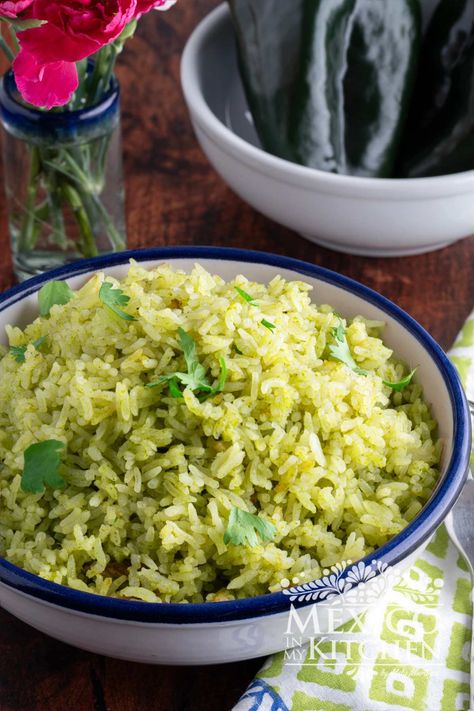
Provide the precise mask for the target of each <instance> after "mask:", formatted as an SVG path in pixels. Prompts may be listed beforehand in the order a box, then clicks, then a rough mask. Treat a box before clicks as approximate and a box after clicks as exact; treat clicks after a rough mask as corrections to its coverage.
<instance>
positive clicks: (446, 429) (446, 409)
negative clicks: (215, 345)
mask: <svg viewBox="0 0 474 711" xmlns="http://www.w3.org/2000/svg"><path fill="white" fill-rule="evenodd" d="M162 261H163V260H150V261H145V262H143V263H142V264H143V266H144V267H145V268H152V267H154V266H157V264H159V263H161V262H162ZM167 261H169V262H170V263H172V264H173V266H174V267H175V268H179V269H183V270H185V271H190V270H191V269H192V268H193V265H194V263H195V262H196V259H189V258H181V259H171V260H167ZM199 263H200V264H201V265H202V266H203V267H204V268H205V269H207V270H208V271H210V272H212V273H213V274H218V275H219V276H221V277H222V278H223V279H225V280H230V279H233V278H234V277H235V276H237V275H238V274H243V275H244V276H246V277H247V278H248V279H251V280H254V281H261V282H265V283H268V282H269V281H270V280H271V279H273V278H274V277H275V276H276V275H277V274H279V275H281V276H282V277H284V278H285V279H289V280H295V279H296V280H304V281H306V282H307V283H309V284H311V286H312V287H313V291H312V300H313V301H314V302H316V303H319V304H330V305H331V306H333V307H334V308H335V309H336V311H338V312H340V313H341V314H343V315H344V316H345V317H347V318H351V317H354V316H356V315H362V316H364V317H366V318H368V319H374V320H379V321H383V322H384V323H385V324H386V326H385V329H384V332H383V339H384V342H385V343H386V344H387V345H388V346H389V347H390V348H392V349H393V350H394V351H395V353H396V355H397V356H398V357H400V358H401V359H402V360H403V361H405V362H406V364H407V365H409V366H410V367H414V366H416V365H417V366H419V368H418V371H417V375H416V379H417V380H418V382H420V383H421V385H422V386H423V389H424V395H425V398H426V399H427V401H428V402H429V403H430V405H431V406H432V410H433V414H434V416H435V418H436V420H437V421H438V423H439V436H440V437H441V438H442V440H443V442H444V447H443V455H442V473H444V471H445V469H446V465H447V463H448V462H449V460H450V458H451V455H452V446H453V445H452V441H453V429H454V420H453V406H452V403H451V399H450V394H449V391H448V387H447V384H446V382H445V380H444V378H443V376H442V374H441V372H440V370H439V368H438V367H437V365H436V363H435V361H434V360H433V358H432V357H431V355H430V354H429V352H428V351H427V349H426V348H425V346H424V345H423V343H422V342H421V341H420V340H419V338H418V337H417V336H416V335H415V334H414V333H412V332H410V331H409V330H408V329H407V328H406V327H405V326H404V325H403V324H402V323H401V322H400V321H399V320H397V318H395V317H394V316H393V315H391V314H389V313H388V312H387V311H385V310H384V309H383V308H382V307H381V306H380V305H378V304H377V303H375V302H372V301H369V300H367V298H366V297H365V296H361V295H358V294H356V293H354V292H351V291H349V290H347V289H345V288H343V287H341V286H339V285H336V284H332V283H330V282H329V281H326V280H325V279H322V278H317V277H315V276H311V275H310V274H307V273H304V274H303V275H302V274H301V273H300V272H298V271H295V270H293V269H287V268H276V267H275V266H272V265H269V264H260V263H255V262H246V263H242V262H237V261H230V260H229V261H227V260H224V259H219V260H215V259H206V258H203V259H199ZM127 271H128V263H125V264H118V265H116V266H111V267H108V268H107V269H105V272H106V273H107V274H110V275H111V276H114V277H116V278H122V277H124V276H125V274H126V273H127ZM92 273H93V272H89V273H88V274H87V273H86V274H80V275H79V276H73V277H72V278H70V279H68V283H69V285H70V286H71V287H72V288H73V289H78V288H79V287H81V286H82V285H83V284H84V283H85V282H86V281H87V280H88V279H89V278H90V276H91V274H92ZM0 309H1V306H0ZM37 316H38V299H37V294H36V293H35V292H32V293H30V294H29V295H27V296H26V297H24V298H20V299H19V300H17V301H16V302H15V303H13V304H11V305H10V306H8V305H7V306H6V308H5V307H4V308H3V310H0V343H4V344H6V342H7V339H6V335H5V326H6V325H7V324H13V325H19V326H21V327H24V326H26V325H27V324H28V323H31V322H32V321H33V320H34V319H35V318H36V317H37Z"/></svg>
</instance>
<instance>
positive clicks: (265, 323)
mask: <svg viewBox="0 0 474 711" xmlns="http://www.w3.org/2000/svg"><path fill="white" fill-rule="evenodd" d="M260 323H261V324H262V326H265V328H268V330H269V331H273V329H274V328H276V326H275V324H274V323H272V322H271V321H267V319H266V318H262V320H261V321H260Z"/></svg>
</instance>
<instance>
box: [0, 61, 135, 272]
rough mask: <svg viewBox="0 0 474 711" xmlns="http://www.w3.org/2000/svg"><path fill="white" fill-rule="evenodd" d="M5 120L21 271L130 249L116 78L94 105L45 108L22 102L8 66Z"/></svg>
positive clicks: (0, 102)
mask: <svg viewBox="0 0 474 711" xmlns="http://www.w3.org/2000/svg"><path fill="white" fill-rule="evenodd" d="M0 120H1V123H2V125H3V128H4V132H3V133H4V135H3V168H4V181H5V192H6V197H7V208H8V224H9V231H10V237H11V246H12V254H13V265H14V270H15V273H16V275H17V277H18V278H19V279H20V280H23V279H27V278H29V277H31V276H33V275H35V274H39V273H42V272H44V271H46V270H48V269H52V268H54V267H58V266H61V265H63V264H66V263H68V262H72V261H75V260H77V259H81V258H83V257H93V256H96V255H98V254H104V253H106V252H114V251H119V250H122V249H124V248H125V247H126V234H125V220H124V189H123V177H122V150H121V137H120V91H119V85H118V82H117V80H116V79H115V78H113V79H112V81H111V83H110V88H109V90H108V91H107V93H106V94H105V95H104V96H103V97H102V100H101V101H100V102H98V103H97V104H95V105H94V106H91V107H88V108H83V109H79V110H74V111H72V110H67V109H66V110H61V109H59V110H58V109H56V110H50V111H42V110H41V109H36V108H34V107H30V106H25V105H24V104H23V103H22V101H21V98H20V96H19V93H18V91H17V88H16V85H15V80H14V78H13V75H12V73H11V72H9V73H8V74H6V75H5V76H4V77H3V79H2V82H1V84H0Z"/></svg>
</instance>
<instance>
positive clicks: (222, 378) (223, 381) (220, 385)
mask: <svg viewBox="0 0 474 711" xmlns="http://www.w3.org/2000/svg"><path fill="white" fill-rule="evenodd" d="M219 363H220V366H221V372H220V374H219V380H218V381H217V387H216V388H215V392H216V393H221V392H222V391H223V390H224V387H225V384H226V380H227V363H226V360H225V358H224V356H221V357H220V358H219Z"/></svg>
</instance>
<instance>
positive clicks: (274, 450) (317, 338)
mask: <svg viewBox="0 0 474 711" xmlns="http://www.w3.org/2000/svg"><path fill="white" fill-rule="evenodd" d="M0 327H1V328H0V331H1V333H2V336H1V337H0V344H1V345H0V556H1V557H0V605H2V606H3V607H4V608H5V609H6V610H9V611H10V612H11V613H12V614H14V615H16V616H17V617H19V618H20V619H23V620H25V621H26V622H28V623H29V624H31V625H33V626H35V627H37V628H38V629H40V630H42V631H44V632H46V633H48V634H50V635H52V636H54V637H56V638H58V639H61V640H63V641H67V642H69V643H71V644H75V645H77V646H79V647H82V648H84V649H88V650H91V651H95V652H99V653H104V654H108V655H111V656H116V657H121V658H125V659H130V660H135V661H144V662H151V663H169V664H202V663H216V662H226V661H235V660H238V659H245V658H250V657H256V656H262V655H263V654H267V653H270V652H274V651H277V650H279V649H282V648H284V647H286V646H287V645H288V641H287V639H286V638H285V635H286V634H287V629H288V621H289V620H291V619H292V618H293V621H294V620H295V619H296V618H297V619H298V625H299V629H300V632H302V635H303V637H304V636H306V637H309V636H310V635H311V625H312V624H313V623H314V622H315V620H316V621H317V627H318V633H321V632H324V630H325V629H326V631H327V629H328V624H329V622H328V620H329V619H330V618H331V614H332V613H331V612H330V611H331V609H332V610H334V607H339V608H340V609H343V608H344V611H343V613H342V618H343V619H346V618H349V617H350V616H351V609H350V605H349V604H348V601H350V600H352V601H353V600H354V598H355V596H356V597H357V596H358V595H359V597H360V593H361V591H362V590H364V589H366V588H367V587H370V586H368V582H370V581H372V582H373V583H374V584H379V587H380V581H381V580H383V579H385V577H386V576H385V573H386V572H387V571H388V570H389V571H392V572H393V571H395V572H397V573H399V572H400V571H402V570H404V569H405V568H407V567H408V566H409V565H410V563H411V562H412V561H413V560H414V559H415V558H416V556H417V554H418V553H419V552H420V550H421V549H422V547H423V546H424V545H426V543H427V542H428V540H429V537H430V535H431V534H432V533H433V532H434V531H435V529H436V528H437V526H438V525H439V524H440V523H441V522H442V520H443V519H444V517H445V516H446V515H447V513H448V511H449V510H450V508H451V507H452V505H453V504H454V502H455V500H456V498H457V496H458V494H459V492H460V490H461V488H462V485H463V483H464V480H465V477H466V474H467V468H468V461H469V450H470V418H469V412H468V408H467V403H466V399H465V396H464V394H463V391H462V387H461V385H460V382H459V379H458V377H457V375H456V372H455V370H454V368H453V367H452V366H451V364H450V363H449V361H448V360H447V358H446V356H445V355H444V353H443V352H442V351H441V349H440V348H439V346H437V344H436V343H435V342H434V341H433V339H432V338H431V337H430V336H429V335H428V334H427V333H426V332H425V331H424V330H423V329H422V328H421V326H419V325H418V324H417V323H416V322H415V321H413V319H411V318H410V317H409V316H408V315H407V314H405V313H404V312H403V311H401V310H400V309H399V308H398V307H397V306H395V305H394V304H392V303H391V302H389V301H388V300H386V299H384V298H383V297H382V296H380V295H378V294H376V293H375V292H373V291H371V290H369V289H367V288H366V287H364V286H362V285H360V284H357V283H356V282H353V281H352V280H350V279H347V278H345V277H343V276H341V275H337V274H334V273H332V272H329V271H327V270H324V269H321V268H319V267H315V266H314V265H310V264H306V263H303V262H299V261H296V260H292V259H288V258H284V257H278V256H275V255H268V254H262V253H257V252H250V251H243V250H230V249H221V248H184V247H183V248H169V249H153V250H138V251H132V252H125V253H121V254H117V255H108V256H106V257H98V258H95V259H91V260H87V261H83V262H78V263H75V264H74V265H71V266H67V267H64V268H62V269H59V270H56V271H55V272H51V273H49V274H46V275H43V276H40V277H36V278H34V279H32V280H29V281H28V282H25V283H24V284H22V285H21V286H19V287H15V288H14V289H12V290H10V291H9V292H7V293H6V294H4V295H3V296H2V297H0ZM384 576H385V577H384ZM358 602H359V604H360V599H359V601H358ZM369 604H370V596H368V597H367V600H366V601H365V603H364V605H365V606H367V605H369ZM295 616H296V617H295ZM302 620H304V621H302Z"/></svg>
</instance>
